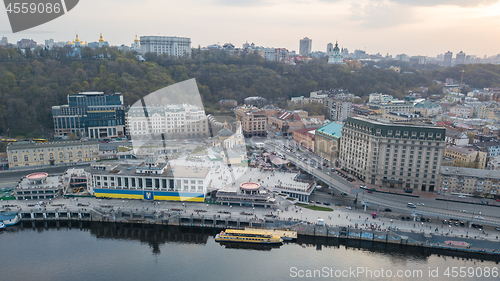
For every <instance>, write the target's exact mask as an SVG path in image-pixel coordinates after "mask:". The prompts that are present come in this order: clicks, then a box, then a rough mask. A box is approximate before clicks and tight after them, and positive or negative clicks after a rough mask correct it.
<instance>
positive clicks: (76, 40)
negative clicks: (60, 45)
mask: <svg viewBox="0 0 500 281" xmlns="http://www.w3.org/2000/svg"><path fill="white" fill-rule="evenodd" d="M75 42H80V39H78V33H77V34H76V39H75Z"/></svg>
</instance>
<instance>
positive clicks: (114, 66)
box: [0, 47, 500, 137]
mask: <svg viewBox="0 0 500 281" xmlns="http://www.w3.org/2000/svg"><path fill="white" fill-rule="evenodd" d="M145 59H146V61H145V62H141V61H139V59H138V58H137V56H136V55H135V53H133V52H127V53H124V52H123V51H120V50H118V49H116V48H100V49H96V50H93V49H90V48H84V49H81V50H79V51H75V50H74V49H72V48H69V47H65V48H53V49H51V50H45V49H36V50H35V51H33V52H31V51H29V50H19V49H12V48H7V49H6V48H0V101H1V103H0V135H5V134H8V135H10V136H12V137H16V136H21V135H22V136H25V137H29V136H50V133H51V130H52V128H53V124H52V112H51V107H52V106H53V105H61V104H66V103H67V99H66V97H67V95H68V94H72V93H78V92H82V91H102V92H106V93H115V92H120V93H122V94H123V96H124V99H125V103H126V104H127V105H130V104H132V103H134V102H135V101H137V100H138V99H139V98H141V97H143V96H145V95H147V94H149V93H151V92H153V91H155V90H157V89H159V88H162V87H165V86H168V85H170V84H173V83H176V82H180V81H184V80H186V79H190V78H196V81H197V83H198V87H199V90H200V93H201V95H202V99H203V102H204V105H205V107H206V109H207V111H213V110H215V109H216V108H217V102H218V101H219V100H220V99H235V100H237V101H238V103H241V102H242V101H243V99H244V98H245V97H248V96H262V97H265V98H267V99H268V100H270V101H272V102H276V103H279V102H281V101H285V100H287V99H289V98H290V97H292V96H301V95H303V96H308V95H309V93H310V92H311V91H316V90H321V89H330V88H344V89H347V90H348V91H349V92H351V93H354V94H356V95H359V96H362V97H363V96H366V95H368V94H369V93H373V92H381V93H386V94H391V95H394V96H396V97H400V98H402V97H403V96H404V95H406V93H407V91H408V90H412V89H415V88H417V87H420V86H424V87H428V88H429V93H428V94H436V93H440V91H441V88H440V87H439V86H437V85H435V84H434V83H433V80H441V81H442V80H444V79H446V78H453V79H457V80H460V77H461V74H462V73H461V72H460V71H461V70H462V69H465V74H464V82H466V83H467V84H469V85H470V86H471V87H480V88H482V87H499V86H500V66H496V65H467V66H461V67H453V68H446V69H436V68H435V67H434V68H433V69H430V68H429V69H412V68H411V67H410V66H409V65H407V64H402V65H400V66H401V67H402V71H407V72H410V73H405V74H399V73H396V72H394V71H392V70H387V69H381V68H376V67H372V66H369V65H368V66H366V67H361V68H359V69H351V68H349V67H347V66H345V65H344V66H334V65H328V64H327V63H326V60H312V61H311V62H308V63H305V64H299V65H295V66H291V65H284V64H280V63H275V62H266V61H264V60H263V59H262V58H261V57H260V56H259V55H256V54H244V55H242V56H229V55H228V53H227V52H224V51H218V50H210V51H200V50H193V53H192V56H191V58H189V59H184V58H183V59H171V58H168V57H165V56H157V55H155V54H146V55H145Z"/></svg>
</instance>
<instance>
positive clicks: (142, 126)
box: [125, 104, 209, 139]
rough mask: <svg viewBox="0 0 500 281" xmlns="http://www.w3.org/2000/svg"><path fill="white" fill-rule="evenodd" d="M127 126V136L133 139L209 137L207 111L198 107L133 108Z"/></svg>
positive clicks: (126, 121)
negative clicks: (162, 136) (160, 136)
mask: <svg viewBox="0 0 500 281" xmlns="http://www.w3.org/2000/svg"><path fill="white" fill-rule="evenodd" d="M145 111H146V112H147V116H146V114H145ZM125 124H126V127H127V134H128V135H130V136H133V137H141V136H144V137H146V136H149V135H161V134H164V135H165V136H166V138H167V139H176V138H206V137H208V136H209V129H208V120H207V116H206V115H205V110H204V109H203V108H200V107H199V106H196V105H188V104H183V105H167V106H163V107H147V108H146V109H144V108H142V107H131V108H130V109H129V111H128V112H127V115H126V117H125Z"/></svg>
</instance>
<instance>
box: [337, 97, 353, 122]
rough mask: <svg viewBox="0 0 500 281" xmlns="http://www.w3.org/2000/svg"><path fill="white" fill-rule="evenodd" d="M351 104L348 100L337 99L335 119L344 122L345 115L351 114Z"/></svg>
mask: <svg viewBox="0 0 500 281" xmlns="http://www.w3.org/2000/svg"><path fill="white" fill-rule="evenodd" d="M351 106H352V102H350V101H339V100H338V101H337V102H336V103H335V121H339V122H344V121H345V120H346V119H347V117H349V116H351Z"/></svg>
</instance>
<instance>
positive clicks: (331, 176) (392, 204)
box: [266, 141, 500, 226]
mask: <svg viewBox="0 0 500 281" xmlns="http://www.w3.org/2000/svg"><path fill="white" fill-rule="evenodd" d="M288 146H290V145H288ZM266 148H268V149H269V150H270V151H279V152H281V153H283V154H285V155H286V157H287V160H289V161H290V162H292V163H294V164H295V165H296V166H297V167H298V168H300V169H302V170H304V171H307V172H308V173H310V174H311V175H313V176H315V177H317V178H318V179H320V180H321V181H323V182H325V183H326V184H328V185H329V186H331V187H333V188H334V189H335V190H336V192H337V193H341V192H345V193H347V194H349V196H350V197H351V198H352V199H354V197H355V195H353V194H351V190H352V189H353V188H357V187H359V186H354V185H352V184H351V183H350V182H348V181H346V180H345V179H344V178H342V177H340V176H338V175H337V174H335V173H332V172H331V171H330V170H329V169H328V170H326V169H323V170H320V169H318V168H317V167H315V166H312V165H310V164H308V163H306V162H307V161H306V162H304V161H302V160H301V159H299V158H298V157H297V156H296V154H297V153H299V154H300V152H297V151H295V155H294V154H293V153H291V152H290V151H287V150H284V149H282V148H280V147H279V142H278V141H267V142H266ZM302 155H303V154H302ZM303 156H304V157H307V158H309V159H310V158H311V157H312V158H313V159H315V161H317V162H318V163H322V161H320V160H319V159H318V157H317V156H312V154H311V153H306V155H303ZM299 157H302V156H300V155H299ZM308 161H309V160H308ZM320 167H321V166H320ZM313 198H314V197H313ZM313 200H314V199H313ZM361 201H364V202H366V203H367V204H368V208H369V209H372V210H373V209H375V210H377V209H378V210H383V209H385V208H391V209H394V210H397V211H398V212H401V213H408V214H411V213H417V214H419V215H423V216H427V217H434V218H438V217H440V218H447V219H449V218H454V219H458V220H463V221H470V222H471V223H480V224H486V223H488V224H491V225H496V226H500V217H499V213H500V212H499V211H500V209H497V208H498V207H493V206H482V205H475V204H464V203H457V202H444V201H437V200H434V199H425V198H414V197H404V196H401V195H390V194H382V193H377V192H375V193H371V194H370V193H366V192H365V191H363V192H360V193H359V194H358V207H361V206H360V205H361ZM408 202H412V203H415V204H416V203H424V206H418V207H417V208H415V209H413V208H408V206H407V204H408ZM462 210H465V211H466V212H467V213H464V212H461V211H462ZM479 212H481V216H482V217H484V220H479V219H475V216H476V215H478V214H479Z"/></svg>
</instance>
